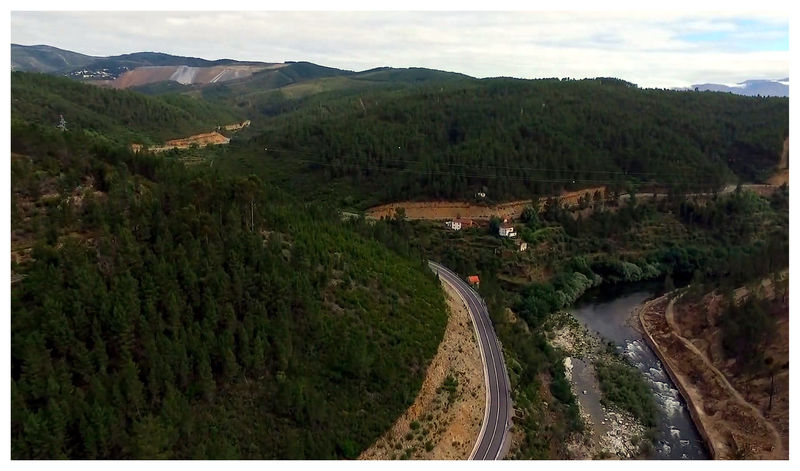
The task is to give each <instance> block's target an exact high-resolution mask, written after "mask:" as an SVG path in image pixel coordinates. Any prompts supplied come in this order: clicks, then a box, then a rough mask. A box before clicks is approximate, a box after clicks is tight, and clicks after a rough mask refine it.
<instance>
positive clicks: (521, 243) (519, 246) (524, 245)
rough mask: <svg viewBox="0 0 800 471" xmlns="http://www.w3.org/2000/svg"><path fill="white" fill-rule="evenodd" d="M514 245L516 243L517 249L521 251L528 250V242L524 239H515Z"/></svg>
mask: <svg viewBox="0 0 800 471" xmlns="http://www.w3.org/2000/svg"><path fill="white" fill-rule="evenodd" d="M514 245H516V246H517V249H518V250H519V251H520V252H524V251H526V250H528V243H527V242H525V241H524V240H522V239H516V240H515V241H514Z"/></svg>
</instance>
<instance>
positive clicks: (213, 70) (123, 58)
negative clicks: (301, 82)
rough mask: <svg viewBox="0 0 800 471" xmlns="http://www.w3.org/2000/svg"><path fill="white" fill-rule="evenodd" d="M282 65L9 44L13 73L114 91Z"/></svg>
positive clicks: (188, 82)
mask: <svg viewBox="0 0 800 471" xmlns="http://www.w3.org/2000/svg"><path fill="white" fill-rule="evenodd" d="M283 65H284V64H273V63H264V62H243V61H235V60H232V59H220V60H216V61H209V60H206V59H200V58H197V57H182V56H173V55H170V54H164V53H160V52H136V53H132V54H122V55H118V56H109V57H95V56H87V55H85V54H79V53H76V52H72V51H65V50H63V49H58V48H55V47H51V46H22V45H19V44H12V45H11V69H12V70H14V71H22V72H42V73H48V74H54V75H66V76H68V77H71V78H73V79H77V80H81V81H93V82H97V83H98V84H102V85H110V86H112V87H115V88H129V87H136V86H143V85H147V84H151V83H156V82H167V81H172V82H177V83H180V84H184V85H195V84H199V85H205V84H208V83H218V82H225V81H228V80H234V79H240V78H245V77H249V76H250V75H252V74H253V73H255V72H258V71H260V70H264V69H267V68H271V67H282V66H283Z"/></svg>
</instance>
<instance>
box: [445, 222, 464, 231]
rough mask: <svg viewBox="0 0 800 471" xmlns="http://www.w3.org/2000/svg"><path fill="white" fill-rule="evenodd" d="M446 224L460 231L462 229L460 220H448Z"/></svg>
mask: <svg viewBox="0 0 800 471" xmlns="http://www.w3.org/2000/svg"><path fill="white" fill-rule="evenodd" d="M444 225H445V226H447V227H448V228H449V229H452V230H454V231H460V230H461V221H458V220H455V221H447V222H445V223H444Z"/></svg>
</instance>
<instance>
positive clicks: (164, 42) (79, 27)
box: [11, 11, 789, 87]
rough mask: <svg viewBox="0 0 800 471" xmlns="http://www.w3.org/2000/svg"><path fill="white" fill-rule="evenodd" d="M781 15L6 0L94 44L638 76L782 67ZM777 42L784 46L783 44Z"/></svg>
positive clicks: (489, 71)
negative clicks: (104, 5)
mask: <svg viewBox="0 0 800 471" xmlns="http://www.w3.org/2000/svg"><path fill="white" fill-rule="evenodd" d="M788 29H789V28H788V15H781V14H776V13H748V14H742V13H737V12H730V11H727V12H720V13H705V12H700V13H687V12H686V11H674V12H625V11H610V12H582V11H572V12H540V11H527V12H421V13H420V12H181V11H176V12H157V13H154V12H12V14H11V39H12V42H16V43H21V44H50V45H53V46H56V47H61V48H64V49H69V50H73V51H76V52H82V53H86V54H92V55H114V54H121V53H130V52H136V51H144V50H147V51H158V52H167V53H170V54H177V55H188V56H195V57H203V58H207V59H219V58H232V59H240V60H260V61H267V62H282V61H285V60H308V61H311V62H315V63H319V64H322V65H328V66H333V67H340V68H344V69H351V70H364V69H368V68H372V67H377V66H385V65H389V66H396V67H409V66H420V67H431V68H437V69H444V70H452V71H456V72H462V73H466V74H468V75H472V76H476V77H489V76H515V77H522V78H534V77H554V76H555V77H567V76H569V77H574V78H583V77H595V76H615V77H620V78H623V79H625V80H629V81H632V82H635V83H638V84H639V85H641V86H650V87H672V86H686V85H690V84H692V83H697V82H708V81H722V82H726V83H735V82H739V81H742V80H745V79H749V78H783V77H786V76H788V75H789V52H788ZM784 44H785V47H783V45H784Z"/></svg>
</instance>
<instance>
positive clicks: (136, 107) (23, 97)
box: [11, 72, 243, 144]
mask: <svg viewBox="0 0 800 471" xmlns="http://www.w3.org/2000/svg"><path fill="white" fill-rule="evenodd" d="M60 115H63V116H64V119H65V120H66V123H67V127H68V129H70V130H72V131H76V132H84V131H88V132H91V133H95V134H98V135H102V137H104V138H106V139H108V140H111V141H114V142H117V143H121V144H130V143H131V142H141V143H157V142H163V141H164V140H167V139H175V138H180V137H185V136H188V135H191V134H197V133H201V132H209V131H211V130H213V129H214V128H215V127H216V126H218V125H220V124H229V123H233V122H236V121H240V120H241V119H243V117H242V116H239V115H237V114H236V113H234V112H232V111H231V110H229V109H228V108H227V107H224V106H221V105H218V104H211V103H208V102H206V101H204V100H201V99H195V98H191V97H188V96H185V95H165V96H159V97H152V96H146V95H143V94H141V93H136V92H132V91H124V90H111V89H107V88H101V87H98V86H94V85H88V84H83V83H80V82H76V81H74V80H71V79H68V78H63V77H55V76H51V75H45V74H37V73H27V72H12V73H11V118H12V122H16V123H20V122H24V123H30V124H36V125H42V126H45V127H53V128H54V127H55V126H56V125H57V124H58V123H59V116H60Z"/></svg>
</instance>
